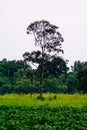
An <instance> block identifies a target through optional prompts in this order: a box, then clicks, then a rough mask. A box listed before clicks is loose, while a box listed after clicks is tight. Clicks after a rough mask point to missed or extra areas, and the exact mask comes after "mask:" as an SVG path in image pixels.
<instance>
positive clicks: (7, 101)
mask: <svg viewBox="0 0 87 130" xmlns="http://www.w3.org/2000/svg"><path fill="white" fill-rule="evenodd" d="M38 96H39V94H32V95H30V94H24V95H23V94H21V95H20V94H10V95H9V94H7V95H1V96H0V105H6V106H11V105H16V106H41V105H48V106H72V107H83V106H87V95H83V94H73V95H70V94H52V93H47V94H43V97H44V100H39V99H37V97H38Z"/></svg>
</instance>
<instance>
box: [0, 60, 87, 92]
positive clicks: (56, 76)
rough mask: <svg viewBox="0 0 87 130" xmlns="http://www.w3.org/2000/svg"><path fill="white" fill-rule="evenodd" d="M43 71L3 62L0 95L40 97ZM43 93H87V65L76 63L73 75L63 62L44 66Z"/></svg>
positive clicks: (15, 62)
mask: <svg viewBox="0 0 87 130" xmlns="http://www.w3.org/2000/svg"><path fill="white" fill-rule="evenodd" d="M39 85H40V83H39V68H37V69H32V67H31V66H29V65H26V64H25V63H24V61H22V60H17V61H16V60H12V61H7V59H3V60H2V61H0V94H6V93H31V94H32V93H39ZM43 92H45V93H46V92H51V93H71V94H73V93H87V62H81V61H75V62H74V66H72V67H71V71H69V68H68V67H67V63H66V62H65V61H63V60H62V59H58V60H57V59H54V60H52V61H51V62H48V63H47V64H45V65H44V82H43Z"/></svg>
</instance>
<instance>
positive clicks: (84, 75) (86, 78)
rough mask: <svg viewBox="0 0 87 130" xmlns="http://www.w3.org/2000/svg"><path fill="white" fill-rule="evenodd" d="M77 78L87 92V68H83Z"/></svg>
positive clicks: (81, 87) (80, 86)
mask: <svg viewBox="0 0 87 130" xmlns="http://www.w3.org/2000/svg"><path fill="white" fill-rule="evenodd" d="M77 79H78V84H79V88H78V89H80V90H82V91H83V92H84V93H87V69H84V70H81V71H79V72H78V73H77Z"/></svg>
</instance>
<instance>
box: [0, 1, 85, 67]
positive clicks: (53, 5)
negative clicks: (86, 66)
mask: <svg viewBox="0 0 87 130" xmlns="http://www.w3.org/2000/svg"><path fill="white" fill-rule="evenodd" d="M43 19H44V20H47V21H49V22H50V23H51V24H54V25H56V26H58V27H59V32H60V33H61V34H62V36H63V38H64V42H63V43H62V48H63V50H64V56H63V57H64V59H67V60H69V65H72V64H73V62H74V61H77V60H80V61H87V0H0V60H2V59H3V58H7V60H14V59H15V60H21V59H23V57H22V54H23V53H24V52H26V51H33V50H35V49H36V48H35V47H34V38H33V36H31V35H27V34H26V28H27V26H28V25H29V24H30V23H32V22H34V21H37V20H43Z"/></svg>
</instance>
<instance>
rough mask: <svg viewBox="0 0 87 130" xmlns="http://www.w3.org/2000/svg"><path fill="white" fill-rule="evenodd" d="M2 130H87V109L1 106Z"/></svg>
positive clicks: (0, 124)
mask: <svg viewBox="0 0 87 130" xmlns="http://www.w3.org/2000/svg"><path fill="white" fill-rule="evenodd" d="M0 130H87V107H82V108H73V107H57V106H56V107H53V106H38V107H24V106H1V107H0Z"/></svg>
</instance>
